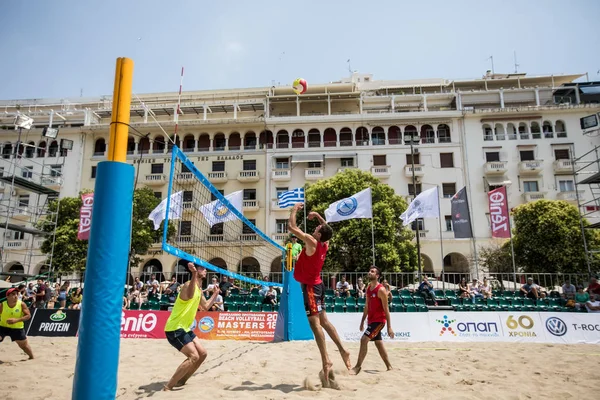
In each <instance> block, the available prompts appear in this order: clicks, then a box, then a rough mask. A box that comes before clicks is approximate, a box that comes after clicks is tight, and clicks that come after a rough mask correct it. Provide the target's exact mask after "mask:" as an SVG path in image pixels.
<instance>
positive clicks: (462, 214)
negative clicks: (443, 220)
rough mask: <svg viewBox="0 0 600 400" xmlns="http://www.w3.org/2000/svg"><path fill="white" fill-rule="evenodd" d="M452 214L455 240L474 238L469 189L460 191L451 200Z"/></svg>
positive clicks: (464, 188) (465, 188)
mask: <svg viewBox="0 0 600 400" xmlns="http://www.w3.org/2000/svg"><path fill="white" fill-rule="evenodd" d="M450 209H451V213H452V230H453V231H454V238H455V239H464V238H472V237H473V232H472V230H471V219H470V217H469V200H468V199H467V187H466V186H465V187H463V188H462V189H460V190H459V191H458V192H457V193H456V194H455V195H454V196H453V197H452V199H451V200H450Z"/></svg>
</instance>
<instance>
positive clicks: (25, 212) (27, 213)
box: [12, 207, 33, 221]
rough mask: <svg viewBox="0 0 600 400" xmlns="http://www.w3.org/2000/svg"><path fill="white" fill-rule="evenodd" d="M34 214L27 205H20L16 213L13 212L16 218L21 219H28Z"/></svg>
mask: <svg viewBox="0 0 600 400" xmlns="http://www.w3.org/2000/svg"><path fill="white" fill-rule="evenodd" d="M32 215H33V214H32V212H31V210H29V208H27V207H19V208H18V209H16V210H15V213H14V214H13V216H12V217H13V218H14V219H19V220H22V221H26V220H28V219H29V218H30V217H31V216H32Z"/></svg>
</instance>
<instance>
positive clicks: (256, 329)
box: [193, 312, 277, 342]
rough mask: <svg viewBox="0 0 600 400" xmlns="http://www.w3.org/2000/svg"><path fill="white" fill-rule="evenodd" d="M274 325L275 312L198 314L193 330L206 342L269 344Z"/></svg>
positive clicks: (275, 319) (275, 321)
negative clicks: (237, 341)
mask: <svg viewBox="0 0 600 400" xmlns="http://www.w3.org/2000/svg"><path fill="white" fill-rule="evenodd" d="M276 325H277V313H276V312H198V313H197V314H196V320H195V323H194V326H193V330H194V333H195V334H196V336H198V338H200V339H206V340H254V341H263V342H271V341H273V338H274V337H275V326H276Z"/></svg>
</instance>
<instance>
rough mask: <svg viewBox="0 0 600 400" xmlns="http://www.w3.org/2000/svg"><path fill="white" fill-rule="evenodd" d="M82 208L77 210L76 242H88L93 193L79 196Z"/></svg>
mask: <svg viewBox="0 0 600 400" xmlns="http://www.w3.org/2000/svg"><path fill="white" fill-rule="evenodd" d="M81 201H82V203H83V204H82V206H81V208H80V209H79V228H78V229H77V240H89V239H90V230H91V229H92V209H93V207H94V193H86V194H82V195H81Z"/></svg>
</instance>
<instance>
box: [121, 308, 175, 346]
mask: <svg viewBox="0 0 600 400" xmlns="http://www.w3.org/2000/svg"><path fill="white" fill-rule="evenodd" d="M169 315H171V313H170V312H169V311H133V310H127V311H122V312H121V337H122V338H130V339H137V338H140V339H164V338H166V336H165V325H166V324H167V320H168V319H169Z"/></svg>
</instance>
